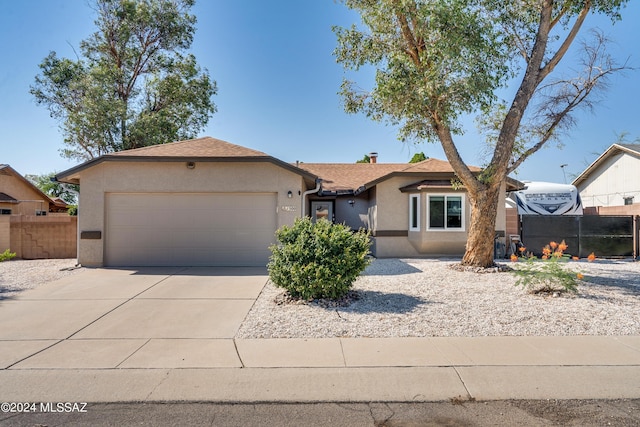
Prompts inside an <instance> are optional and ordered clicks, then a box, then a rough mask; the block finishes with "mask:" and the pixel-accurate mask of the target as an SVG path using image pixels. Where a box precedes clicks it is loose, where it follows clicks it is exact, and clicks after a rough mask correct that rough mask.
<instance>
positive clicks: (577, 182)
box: [571, 144, 635, 187]
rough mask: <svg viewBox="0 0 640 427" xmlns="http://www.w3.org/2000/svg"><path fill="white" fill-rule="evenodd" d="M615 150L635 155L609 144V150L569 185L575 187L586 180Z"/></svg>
mask: <svg viewBox="0 0 640 427" xmlns="http://www.w3.org/2000/svg"><path fill="white" fill-rule="evenodd" d="M615 150H621V151H625V152H632V153H635V151H634V150H630V149H628V148H626V147H623V146H621V145H618V144H611V146H610V147H609V148H607V149H606V150H605V152H604V153H602V154H601V155H600V156H599V157H598V158H597V159H595V160H594V161H593V162H592V163H591V164H590V165H589V166H587V168H586V169H585V170H584V171H582V173H581V174H580V175H578V176H577V177H576V179H574V180H573V181H572V182H571V185H573V186H575V187H577V186H578V185H579V184H580V183H581V182H582V181H584V180H586V179H587V177H588V176H589V175H590V174H591V172H593V171H594V170H595V169H597V168H598V166H600V164H601V163H602V162H603V161H605V160H606V159H607V158H609V157H610V156H611V155H612V153H613V152H614V151H615Z"/></svg>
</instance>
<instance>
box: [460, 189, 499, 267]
mask: <svg viewBox="0 0 640 427" xmlns="http://www.w3.org/2000/svg"><path fill="white" fill-rule="evenodd" d="M500 189H501V186H500V185H498V186H496V185H489V186H486V187H483V188H481V189H480V190H479V191H477V192H474V194H472V193H469V199H470V200H469V201H470V203H471V221H470V226H469V235H468V238H467V247H466V252H465V254H464V257H463V258H462V265H469V266H474V267H485V268H489V267H492V266H494V265H495V263H494V262H493V249H494V247H493V245H494V239H495V229H496V215H497V213H498V202H499V200H500Z"/></svg>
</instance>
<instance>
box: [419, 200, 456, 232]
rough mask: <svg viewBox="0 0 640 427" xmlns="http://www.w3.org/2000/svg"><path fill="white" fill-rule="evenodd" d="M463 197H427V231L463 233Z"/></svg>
mask: <svg viewBox="0 0 640 427" xmlns="http://www.w3.org/2000/svg"><path fill="white" fill-rule="evenodd" d="M464 206H465V204H464V195H462V194H455V195H453V194H451V195H449V194H431V195H429V196H428V197H427V212H428V214H427V228H428V229H429V230H451V231H464V219H465V215H464Z"/></svg>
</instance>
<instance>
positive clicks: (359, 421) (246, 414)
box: [0, 399, 640, 427]
mask: <svg viewBox="0 0 640 427" xmlns="http://www.w3.org/2000/svg"><path fill="white" fill-rule="evenodd" d="M48 403H54V405H45V406H44V407H43V409H53V408H57V407H58V405H55V403H57V402H48ZM63 403H64V402H63ZM60 408H61V409H62V410H61V411H57V412H53V411H51V410H49V411H48V412H42V411H40V410H39V409H40V406H39V405H36V409H37V410H36V411H34V412H22V413H2V414H0V426H12V427H14V426H40V427H43V426H47V427H53V426H62V425H64V426H85V425H91V426H122V425H137V426H179V425H185V426H186V425H188V426H222V427H232V426H238V427H248V426H282V427H287V426H292V427H293V426H296V427H304V426H314V427H316V426H318V427H324V426H326V427H329V426H331V427H340V426H345V427H346V426H349V427H358V426H374V427H418V426H420V427H422V426H424V427H440V426H442V427H444V426H447V427H450V426H460V427H472V426H531V427H536V426H585V427H589V426H598V427H600V426H638V425H640V400H639V399H634V400H502V401H486V402H472V401H463V400H456V399H453V400H451V401H449V402H427V403H368V404H367V403H317V404H296V403H286V404H281V403H277V404H276V403H255V404H219V403H206V402H202V403H99V404H91V403H89V404H87V406H86V407H85V408H84V409H83V410H84V412H78V411H76V412H70V411H68V412H66V411H65V410H64V408H70V410H72V409H73V406H70V405H67V406H65V405H61V406H60Z"/></svg>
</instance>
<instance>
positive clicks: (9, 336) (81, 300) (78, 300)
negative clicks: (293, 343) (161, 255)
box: [0, 267, 267, 369]
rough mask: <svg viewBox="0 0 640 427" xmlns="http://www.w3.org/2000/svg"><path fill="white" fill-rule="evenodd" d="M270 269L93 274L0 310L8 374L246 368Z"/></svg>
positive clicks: (0, 363) (2, 357) (0, 359)
mask: <svg viewBox="0 0 640 427" xmlns="http://www.w3.org/2000/svg"><path fill="white" fill-rule="evenodd" d="M266 281H267V272H266V269H265V268H253V267H249V268H238V267H228V268H224V267H216V268H212V267H211V268H210V267H192V268H179V267H176V268H140V269H91V270H87V271H85V272H82V273H79V274H76V275H73V276H69V277H66V278H64V279H61V280H58V281H55V282H51V283H47V284H45V285H43V286H40V287H38V288H36V289H33V290H29V291H25V292H23V293H22V294H20V295H19V296H18V297H17V298H15V299H9V300H2V301H0V325H2V328H0V342H1V346H2V349H1V350H0V369H7V368H11V369H108V368H214V367H229V368H230V367H240V366H241V361H240V360H239V357H238V354H237V351H236V349H235V345H234V342H233V336H234V335H235V333H236V331H237V330H238V328H239V326H240V323H241V322H242V321H243V319H244V318H245V317H246V315H247V313H248V312H249V310H250V309H251V307H252V305H253V303H254V301H255V299H256V298H257V297H258V295H259V294H260V292H261V290H262V288H263V287H264V285H265V283H266Z"/></svg>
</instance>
